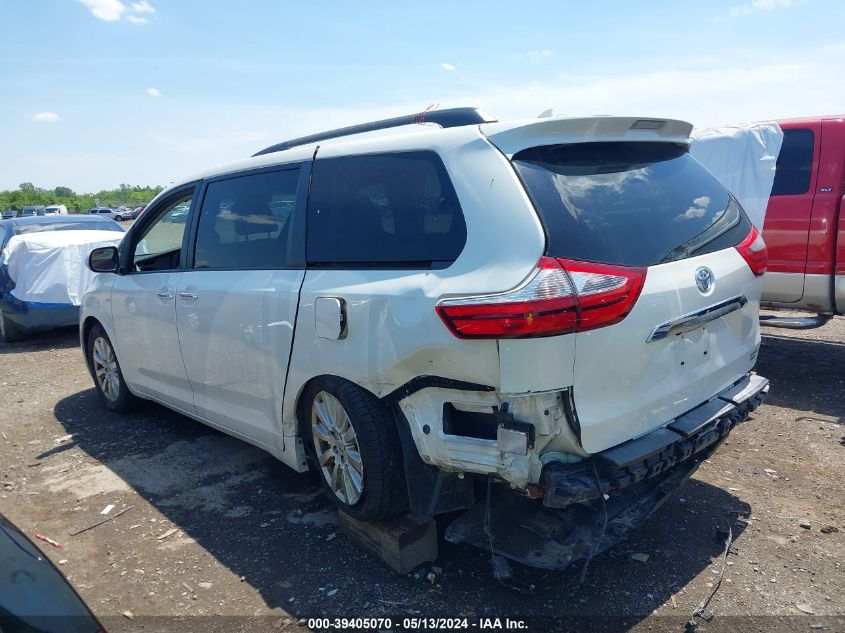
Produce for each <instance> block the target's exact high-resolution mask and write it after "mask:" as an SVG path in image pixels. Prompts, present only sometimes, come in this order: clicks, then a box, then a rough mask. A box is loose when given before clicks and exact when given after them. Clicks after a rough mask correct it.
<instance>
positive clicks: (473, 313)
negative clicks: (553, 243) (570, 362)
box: [437, 257, 646, 338]
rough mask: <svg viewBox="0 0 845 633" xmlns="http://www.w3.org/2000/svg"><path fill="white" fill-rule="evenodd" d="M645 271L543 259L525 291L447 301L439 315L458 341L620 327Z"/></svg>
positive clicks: (442, 302)
mask: <svg viewBox="0 0 845 633" xmlns="http://www.w3.org/2000/svg"><path fill="white" fill-rule="evenodd" d="M645 275H646V269H645V268H630V267H626V266H610V265H606V264H591V263H589V262H577V261H571V260H566V259H555V258H553V257H542V258H540V261H539V263H538V264H537V270H536V271H535V273H534V275H533V276H532V277H531V278H530V279H529V280H528V281H527V282H526V283H525V284H523V285H522V286H520V287H519V288H516V289H515V290H511V291H509V292H505V293H502V294H496V295H487V296H478V297H466V298H460V299H445V300H443V301H440V302H439V303H438V304H437V313H438V314H439V315H440V318H441V319H443V322H444V323H445V324H446V326H447V327H448V328H449V329H450V330H452V333H453V334H454V335H455V336H457V337H458V338H531V337H538V336H555V335H558V334H568V333H570V332H578V331H585V330H593V329H595V328H598V327H604V326H606V325H612V324H614V323H618V322H619V321H621V320H622V319H624V318H625V316H626V315H627V314H628V313H629V312H630V311H631V308H632V307H633V306H634V304H635V303H636V301H637V298H638V297H639V294H640V291H641V290H642V287H643V283H644V282H645Z"/></svg>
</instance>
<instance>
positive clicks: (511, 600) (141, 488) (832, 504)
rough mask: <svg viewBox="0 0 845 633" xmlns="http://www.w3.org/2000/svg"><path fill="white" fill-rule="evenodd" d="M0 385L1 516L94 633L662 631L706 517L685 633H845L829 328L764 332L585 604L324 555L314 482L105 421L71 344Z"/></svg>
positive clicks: (217, 442)
mask: <svg viewBox="0 0 845 633" xmlns="http://www.w3.org/2000/svg"><path fill="white" fill-rule="evenodd" d="M0 367H2V371H0V432H2V435H0V512H2V513H3V514H5V515H6V516H7V517H8V518H9V519H11V520H12V521H13V522H14V523H16V524H17V525H18V526H19V527H20V528H21V529H22V530H23V531H24V532H26V533H27V534H28V535H30V537H31V538H34V534H35V533H36V532H37V533H39V534H41V535H44V536H45V537H47V538H49V539H51V540H52V541H54V542H55V543H56V544H58V545H61V546H62V547H58V546H56V545H51V544H50V543H49V542H48V541H43V540H37V541H36V543H37V544H38V546H39V547H40V548H41V550H42V551H43V552H44V553H45V554H46V555H47V556H48V557H50V558H51V559H52V560H53V561H54V562H55V563H57V564H59V565H60V569H61V570H62V571H63V572H64V573H65V574H66V575H67V576H68V578H69V579H70V581H71V582H72V583H73V584H74V585H75V586H76V587H77V589H78V590H79V592H80V593H81V595H82V596H83V598H84V599H85V600H86V602H87V603H88V604H89V605H90V607H91V608H92V609H93V611H94V612H95V613H96V614H98V615H99V616H101V617H103V618H106V620H105V622H106V628H107V629H108V630H109V631H134V630H140V628H141V624H142V623H143V622H144V619H145V618H148V617H149V616H180V617H184V616H193V615H226V616H244V617H247V618H253V617H255V616H271V617H270V618H269V619H267V620H266V621H268V622H272V623H273V627H274V629H275V630H287V629H290V630H304V629H305V626H304V625H302V624H300V621H302V622H306V621H307V618H309V617H314V616H342V617H353V616H378V615H388V614H389V615H393V616H394V617H396V616H421V617H429V616H450V617H459V616H466V617H469V618H481V617H495V616H500V617H505V616H509V617H532V618H542V617H544V616H549V617H550V618H559V617H561V616H572V617H584V616H586V617H591V616H611V617H617V616H618V618H619V620H618V621H617V623H618V624H620V625H621V626H622V628H625V629H633V630H643V631H645V630H650V629H653V628H654V627H655V626H656V625H657V623H659V622H672V624H673V627H674V629H675V630H678V626H680V627H681V628H683V622H684V621H685V620H686V619H688V618H689V614H690V613H691V612H692V611H693V609H694V608H695V606H696V605H697V604H698V603H699V602H700V601H701V600H702V598H704V596H705V595H706V594H707V593H708V592H709V591H710V589H711V588H712V586H713V584H714V583H715V582H716V580H717V578H718V576H719V573H720V570H721V569H722V553H723V550H724V545H725V543H724V534H723V531H724V530H725V521H724V520H723V519H721V518H720V517H726V518H727V519H729V521H730V523H731V525H732V530H733V536H734V539H735V540H734V543H733V549H732V551H731V553H729V555H728V557H727V563H726V565H725V567H724V576H723V580H722V583H721V586H720V587H719V590H718V592H717V593H716V594H715V596H714V598H713V600H712V601H711V602H710V604H709V606H708V610H709V611H711V612H712V613H713V614H714V616H715V617H714V619H713V620H712V621H711V622H710V623H702V624H703V628H702V630H705V629H704V627H705V626H709V627H711V629H710V630H712V628H713V627H714V626H716V625H717V623H718V622H720V621H722V622H730V621H731V620H728V619H727V617H728V616H755V617H757V618H760V620H759V622H758V623H757V625H756V626H754V627H753V628H759V629H761V630H765V629H767V622H769V620H767V618H771V617H772V616H794V619H790V620H789V622H792V623H794V624H795V626H796V630H815V629H820V628H821V627H824V626H828V627H831V628H829V630H843V626H845V620H843V615H845V573H843V572H845V569H843V565H845V484H843V482H845V398H843V395H845V319H842V318H837V319H834V320H832V321H831V322H830V323H828V324H827V325H826V326H824V327H823V328H820V329H817V330H811V331H806V332H789V331H786V330H772V329H765V331H764V339H763V346H762V349H761V352H760V359H759V363H758V370H759V371H760V373H761V374H762V375H764V376H766V377H768V378H770V379H771V384H772V387H771V392H770V395H769V397H768V399H767V401H766V404H765V405H764V406H763V407H761V408H760V409H759V410H758V411H756V412H755V413H754V414H753V416H752V418H751V419H750V420H749V421H748V422H746V423H745V424H743V425H741V426H739V427H738V428H737V429H736V430H735V431H734V432H733V433H732V434H731V436H730V437H729V438H728V440H727V442H726V443H725V444H724V445H723V446H722V447H721V448H720V449H719V450H718V451H717V452H716V453H715V455H714V456H713V457H712V458H711V459H710V460H708V462H706V463H705V464H704V465H703V467H702V468H701V469H700V470H699V471H698V473H697V474H696V475H695V476H694V478H693V479H691V480H690V481H689V482H687V483H686V484H684V485H683V486H682V487H681V488H680V489H679V490H677V491H676V492H675V493H674V494H673V495H672V496H671V497H670V499H669V501H668V502H667V503H666V504H665V505H664V506H663V507H662V508H661V509H660V510H659V511H658V512H657V513H656V514H655V515H654V516H653V517H652V518H651V519H649V521H648V522H647V523H646V524H645V525H644V526H643V527H641V528H640V529H639V530H637V531H636V532H635V533H634V534H633V536H632V537H631V538H630V539H629V540H628V541H626V542H624V543H622V544H621V545H619V546H617V547H615V548H613V549H612V550H611V551H610V552H608V553H606V554H604V555H601V556H599V557H597V558H596V559H595V560H593V561H592V563H591V565H590V568H589V571H588V573H587V575H586V579H585V581H584V583H583V584H579V577H580V572H581V567H580V565H575V566H573V567H571V568H570V569H568V570H566V571H564V572H561V573H548V572H542V571H539V570H531V569H526V568H523V567H520V566H518V565H514V573H515V575H516V577H517V579H518V580H519V581H520V585H521V586H524V587H526V588H528V590H529V591H530V595H527V594H526V593H519V592H517V591H514V590H513V589H510V588H508V587H505V586H502V585H500V584H499V583H498V582H497V581H496V580H495V579H494V578H493V576H492V574H491V570H490V565H489V556H488V555H487V554H485V553H483V552H480V551H478V550H475V549H472V548H469V547H463V546H454V545H450V544H448V543H446V542H445V541H443V540H442V539H441V542H440V559H439V560H438V561H437V562H436V563H435V564H434V565H431V566H427V567H425V568H423V569H421V570H419V571H418V572H416V573H413V574H410V575H408V576H400V577H398V576H396V575H394V574H392V573H391V572H390V571H388V570H387V568H385V567H384V566H382V565H381V564H380V563H378V562H376V561H375V560H373V559H371V558H369V557H368V556H367V555H365V554H364V553H362V552H361V551H360V550H358V549H357V548H356V547H355V546H354V545H353V544H352V543H350V542H349V541H348V540H347V539H346V538H344V537H342V536H340V535H339V533H338V527H337V516H336V513H335V512H334V511H333V510H332V506H331V504H330V503H329V501H328V500H327V499H326V498H325V497H324V496H323V494H322V492H321V491H320V488H319V486H318V485H317V481H316V480H315V479H313V478H311V477H309V476H307V475H299V474H296V473H293V472H292V471H291V470H289V469H287V468H286V467H284V466H282V465H281V464H279V463H277V462H276V461H275V460H274V459H273V458H271V457H270V456H268V455H266V454H265V453H263V452H261V451H260V450H258V449H256V448H253V447H251V446H249V445H247V444H245V443H242V442H240V441H238V440H236V439H233V438H231V437H228V436H225V435H223V434H221V433H218V432H216V431H214V430H212V429H210V428H208V427H206V426H203V425H202V424H199V423H197V422H194V421H192V420H189V419H187V418H185V417H182V416H180V415H177V414H175V413H172V412H170V411H168V410H166V409H164V408H162V407H159V406H157V405H152V404H150V405H148V406H145V407H143V408H142V410H141V411H140V412H138V413H135V414H132V415H128V416H119V415H116V414H113V413H110V412H108V411H106V410H105V409H104V408H103V407H102V406H101V404H100V402H99V400H98V399H97V397H96V395H95V393H94V390H93V388H92V383H91V378H90V376H89V375H88V373H87V372H86V370H85V367H84V365H83V362H82V358H81V354H80V352H79V349H78V345H77V338H76V332H75V331H74V330H72V329H71V330H64V331H59V332H54V333H51V334H45V335H41V336H38V337H35V338H32V339H29V340H26V341H23V342H21V343H17V344H12V345H6V346H0ZM108 506H113V508H112V509H110V510H109V511H108V512H107V513H105V514H101V513H102V512H103V511H104V510H105V509H106V508H107V507H108ZM103 519H106V520H104V521H102V522H101V523H98V524H97V522H98V521H101V520H103ZM93 524H97V525H93ZM92 525H93V527H92ZM441 532H442V527H441ZM655 616H667V617H665V618H663V619H661V618H659V617H658V618H657V619H655ZM550 621H551V620H550ZM587 621H589V620H587ZM158 622H159V625H161V624H162V622H165V620H160V621H158ZM167 622H170V623H171V624H172V623H173V622H176V620H167ZM214 622H215V621H214V620H208V621H207V625H204V627H203V628H204V630H217V629H215V626H214ZM221 622H226V621H221ZM734 622H736V621H734ZM746 624H748V623H746ZM220 626H221V627H222V628H220V630H227V629H232V628H233V626H232V621H229V624H228V625H227V624H220ZM738 626H739V625H738ZM156 628H162V627H161V626H159V627H156V626H151V627H148V628H147V629H146V630H154V629H156ZM248 628H249V627H247V629H245V630H248ZM739 628H746V626H739ZM747 628H752V625H751V624H749V626H748V627H747ZM174 630H175V629H174ZM538 630H539V629H538Z"/></svg>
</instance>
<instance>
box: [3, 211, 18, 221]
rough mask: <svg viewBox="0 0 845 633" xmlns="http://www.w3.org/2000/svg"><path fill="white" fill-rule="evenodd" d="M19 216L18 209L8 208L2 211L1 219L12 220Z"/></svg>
mask: <svg viewBox="0 0 845 633" xmlns="http://www.w3.org/2000/svg"><path fill="white" fill-rule="evenodd" d="M16 217H18V211H17V209H6V210H5V211H3V212H2V213H0V220H11V219H12V218H16Z"/></svg>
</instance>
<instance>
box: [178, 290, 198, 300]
mask: <svg viewBox="0 0 845 633" xmlns="http://www.w3.org/2000/svg"><path fill="white" fill-rule="evenodd" d="M179 296H180V297H182V298H183V299H190V300H192V301H196V300H197V299H198V298H199V295H198V294H197V293H196V292H185V291H182V292H180V293H179Z"/></svg>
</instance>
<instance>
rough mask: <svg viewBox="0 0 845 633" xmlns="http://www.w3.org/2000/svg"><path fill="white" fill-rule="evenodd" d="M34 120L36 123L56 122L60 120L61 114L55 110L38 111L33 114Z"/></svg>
mask: <svg viewBox="0 0 845 633" xmlns="http://www.w3.org/2000/svg"><path fill="white" fill-rule="evenodd" d="M32 120H33V121H35V122H36V123H56V122H58V121H59V115H58V114H56V113H55V112H37V113H36V114H33V115H32Z"/></svg>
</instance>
